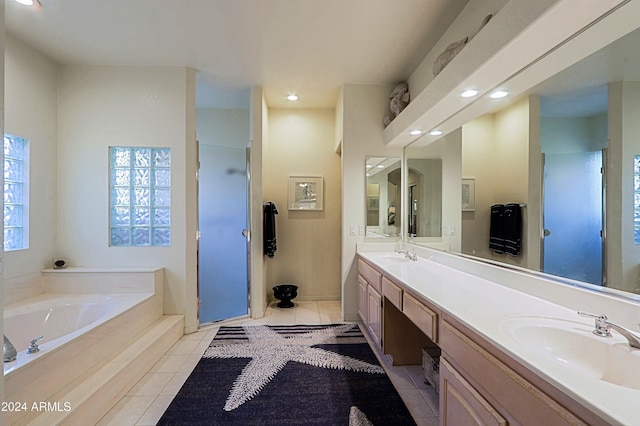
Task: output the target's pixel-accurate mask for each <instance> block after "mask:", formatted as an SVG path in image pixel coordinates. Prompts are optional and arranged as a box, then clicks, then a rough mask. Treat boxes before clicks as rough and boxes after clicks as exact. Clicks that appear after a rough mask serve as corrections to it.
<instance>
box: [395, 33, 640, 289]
mask: <svg viewBox="0 0 640 426" xmlns="http://www.w3.org/2000/svg"><path fill="white" fill-rule="evenodd" d="M455 132H456V134H457V136H456V137H455V138H453V139H455V140H456V141H457V142H459V143H460V146H461V149H460V159H459V160H460V161H459V164H456V163H455V162H454V163H452V165H451V166H448V165H447V163H446V162H444V163H443V165H442V175H443V176H444V178H443V179H444V182H443V185H445V186H446V185H447V180H448V179H452V182H456V184H457V185H459V186H464V185H467V187H466V188H462V189H461V190H460V191H457V192H455V191H454V192H453V193H452V195H450V194H448V193H447V192H446V191H444V193H443V197H442V209H443V210H447V209H448V208H451V207H450V206H454V208H457V209H460V214H461V220H460V228H461V229H460V233H459V235H455V237H454V239H453V240H452V241H455V243H452V244H451V251H456V252H460V253H462V254H465V255H470V256H475V257H480V258H483V259H490V260H492V261H495V262H499V263H504V264H509V265H517V266H519V267H523V268H526V269H530V270H533V271H539V272H544V273H548V274H551V275H554V276H558V277H562V278H568V279H571V280H575V281H579V282H582V283H585V284H587V285H588V286H597V287H603V288H604V287H608V288H610V289H615V290H620V291H622V292H625V293H627V294H628V295H631V294H639V293H640V244H636V243H635V241H636V240H637V241H639V242H640V237H638V238H634V237H635V236H636V235H639V236H640V157H637V158H638V159H636V156H638V155H640V29H637V30H635V31H633V32H631V33H629V34H627V35H625V36H624V37H622V38H620V39H619V40H617V41H615V42H614V43H612V44H610V45H608V46H606V47H605V48H603V49H601V50H600V51H598V52H596V53H593V54H591V55H590V56H588V57H586V58H585V59H583V60H581V61H580V62H578V63H576V64H574V65H572V66H571V67H569V68H567V69H565V70H563V71H561V72H559V73H558V74H556V75H555V76H553V77H551V78H549V79H547V80H545V81H543V82H541V83H539V84H537V85H536V86H535V87H532V88H531V89H530V90H529V91H528V92H527V93H525V94H524V95H521V96H518V97H517V99H511V100H509V99H506V100H503V101H501V103H500V106H499V107H496V108H495V109H493V110H491V111H490V112H488V113H486V114H484V115H482V116H479V117H477V118H475V119H474V120H472V121H470V122H468V123H466V124H464V125H463V126H462V127H461V128H459V129H457V130H456V131H455ZM449 139H450V140H449V141H446V143H452V142H451V139H452V138H451V137H450V138H449ZM438 143H441V140H439V141H436V142H434V143H432V144H431V145H427V146H422V147H412V146H411V145H410V146H409V147H407V148H406V155H407V158H412V157H415V156H419V155H428V150H431V149H432V148H431V146H432V145H436V144H438ZM416 145H418V144H416ZM421 150H424V154H420V151H421ZM452 176H454V177H452ZM469 190H472V191H473V193H472V195H473V205H472V206H471V207H472V208H466V209H465V208H464V203H463V205H462V208H461V204H460V199H459V197H460V196H461V194H464V193H465V192H464V191H469ZM467 196H468V194H467ZM467 202H468V200H467ZM500 215H502V216H500ZM511 215H515V216H514V217H516V218H517V222H518V223H519V224H520V225H519V226H520V229H512V228H509V225H508V224H507V222H506V220H507V219H508V218H509V217H511ZM505 218H507V219H505ZM511 219H513V218H512V217H511ZM498 225H500V226H501V228H500V227H498ZM498 229H501V230H502V234H501V235H498V234H497V233H496V232H497V231H496V230H498ZM507 230H508V231H507ZM507 232H510V234H509V235H507V234H506V233H507ZM494 237H495V238H497V240H500V237H501V238H502V239H503V241H502V246H500V244H497V245H493V244H492V241H493V238H494ZM509 239H519V241H518V243H517V246H516V247H515V248H509V247H508V244H507V243H505V241H506V240H509ZM591 288H593V287H591ZM618 294H622V293H619V292H618ZM634 298H636V299H637V297H635V296H634Z"/></svg>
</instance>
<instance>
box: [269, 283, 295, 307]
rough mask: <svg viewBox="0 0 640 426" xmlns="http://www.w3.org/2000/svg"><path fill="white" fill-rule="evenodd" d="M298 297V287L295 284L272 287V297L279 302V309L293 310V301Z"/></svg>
mask: <svg viewBox="0 0 640 426" xmlns="http://www.w3.org/2000/svg"><path fill="white" fill-rule="evenodd" d="M297 295H298V286H297V285H295V284H280V285H277V286H275V287H273V297H275V298H276V299H278V300H280V303H278V307H279V308H293V302H292V301H291V299H294V298H295V297H296V296H297Z"/></svg>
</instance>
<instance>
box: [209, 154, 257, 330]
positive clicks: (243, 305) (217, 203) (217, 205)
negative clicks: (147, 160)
mask: <svg viewBox="0 0 640 426" xmlns="http://www.w3.org/2000/svg"><path fill="white" fill-rule="evenodd" d="M199 160H200V170H199V173H198V209H199V213H198V215H199V220H198V221H199V230H200V239H199V244H198V246H199V249H198V296H199V299H200V310H199V315H200V323H201V324H203V323H209V322H213V321H219V320H224V319H229V318H235V317H240V316H244V315H247V314H248V312H249V285H248V275H247V264H248V261H247V260H248V256H247V253H248V239H247V236H246V235H248V232H247V231H246V230H247V229H248V214H247V205H248V204H247V176H248V175H247V153H246V149H245V148H233V147H222V146H212V145H206V144H199Z"/></svg>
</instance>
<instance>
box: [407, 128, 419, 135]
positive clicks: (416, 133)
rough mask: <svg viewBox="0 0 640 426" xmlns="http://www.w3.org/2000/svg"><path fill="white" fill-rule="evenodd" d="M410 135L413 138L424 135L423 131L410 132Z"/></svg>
mask: <svg viewBox="0 0 640 426" xmlns="http://www.w3.org/2000/svg"><path fill="white" fill-rule="evenodd" d="M409 134H410V135H411V136H418V135H421V134H422V130H418V129H415V130H412V131H410V132H409Z"/></svg>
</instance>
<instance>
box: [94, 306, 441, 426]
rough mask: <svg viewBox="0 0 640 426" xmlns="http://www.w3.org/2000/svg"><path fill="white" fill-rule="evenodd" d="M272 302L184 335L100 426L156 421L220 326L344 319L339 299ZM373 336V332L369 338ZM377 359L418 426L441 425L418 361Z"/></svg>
mask: <svg viewBox="0 0 640 426" xmlns="http://www.w3.org/2000/svg"><path fill="white" fill-rule="evenodd" d="M276 304H277V301H275V302H273V303H272V304H271V305H270V306H269V307H268V308H267V311H266V313H265V316H264V318H260V319H258V320H254V319H240V320H235V321H227V322H225V323H219V324H213V325H209V326H204V327H202V328H201V329H200V330H199V331H198V332H196V333H192V334H188V335H185V336H183V337H182V338H181V339H180V340H179V341H178V342H176V344H175V345H173V347H172V348H171V349H169V351H167V353H166V354H165V355H164V356H163V357H162V358H161V359H160V360H159V361H158V362H157V363H156V365H154V366H153V367H152V368H151V370H150V371H149V372H148V373H147V374H146V375H145V376H144V377H143V378H142V379H141V380H140V381H139V382H138V383H137V384H136V385H135V386H134V387H133V388H132V389H131V390H130V391H129V393H127V395H125V396H124V397H123V398H122V399H121V400H120V401H119V402H118V403H117V404H116V405H115V406H114V407H113V408H112V409H111V411H109V412H108V413H107V414H106V415H105V416H104V417H103V418H102V420H101V421H100V422H99V423H98V425H99V426H107V425H109V426H128V425H130V426H134V425H135V426H142V425H155V424H156V423H157V421H158V420H159V419H160V417H161V416H162V413H164V411H165V410H166V409H167V407H168V406H169V404H170V403H171V400H172V399H173V397H174V396H175V395H176V394H177V393H178V391H179V390H180V387H181V386H182V384H183V383H184V382H185V380H187V377H188V376H189V374H190V373H191V371H192V370H193V368H194V367H195V366H196V364H197V363H198V361H199V360H200V358H201V357H202V354H203V353H204V351H205V350H206V348H207V347H208V346H209V343H211V340H213V338H214V337H215V335H216V332H217V331H218V329H219V328H220V326H221V325H237V324H243V325H259V324H267V325H280V324H331V323H339V322H341V320H340V301H302V302H295V304H296V306H295V307H294V308H292V309H279V308H278V307H277V306H276ZM367 338H368V336H367ZM378 358H379V359H380V360H381V363H382V365H383V366H384V368H385V369H386V370H387V374H388V376H389V378H390V379H391V381H392V382H393V384H394V386H395V388H396V389H397V390H398V393H399V394H400V396H401V397H402V399H403V400H404V402H405V404H406V405H407V407H408V408H409V411H410V412H411V414H412V415H413V418H414V420H415V421H416V423H417V424H418V425H419V426H435V425H437V424H438V395H437V394H436V393H435V391H434V390H433V388H432V387H431V386H429V385H426V384H425V383H424V381H423V380H422V369H421V367H420V366H419V365H416V366H404V367H394V366H391V365H390V364H389V363H388V362H387V358H386V357H382V356H381V355H380V354H379V353H378Z"/></svg>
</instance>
